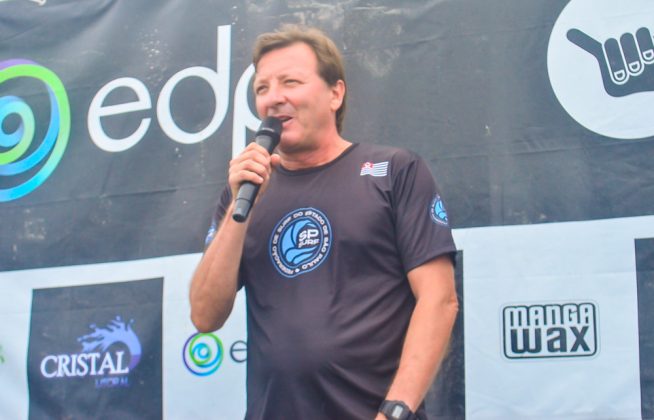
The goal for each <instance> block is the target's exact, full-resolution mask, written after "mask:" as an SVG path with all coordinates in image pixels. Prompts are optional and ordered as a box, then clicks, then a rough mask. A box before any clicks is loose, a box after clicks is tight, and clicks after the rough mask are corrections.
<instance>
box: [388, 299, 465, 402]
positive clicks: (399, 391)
mask: <svg viewBox="0 0 654 420" xmlns="http://www.w3.org/2000/svg"><path fill="white" fill-rule="evenodd" d="M425 300H426V299H423V301H422V302H421V301H418V302H417V303H416V307H415V309H414V312H413V315H412V317H411V322H410V324H409V328H408V330H407V335H406V338H405V341H404V347H403V349H402V357H401V359H400V365H399V368H398V370H397V373H396V375H395V378H394V380H393V382H392V384H391V387H390V389H389V390H388V393H387V396H386V399H388V400H400V401H404V402H405V403H406V404H407V405H408V406H409V407H410V408H411V409H412V411H414V412H415V410H416V409H417V408H418V406H419V405H420V403H421V402H422V400H423V399H424V398H425V395H426V393H427V391H428V390H429V387H430V386H431V384H432V382H433V380H434V377H435V376H436V373H437V371H438V368H439V366H440V364H441V362H442V360H443V358H444V357H445V354H446V353H447V347H448V343H449V338H450V335H451V332H452V326H453V325H454V320H455V318H456V313H457V310H458V305H457V303H456V301H454V302H448V303H441V302H427V301H425Z"/></svg>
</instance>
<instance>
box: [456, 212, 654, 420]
mask: <svg viewBox="0 0 654 420" xmlns="http://www.w3.org/2000/svg"><path fill="white" fill-rule="evenodd" d="M652 236H654V218H653V217H651V216H649V217H637V218H626V219H614V220H602V221H588V222H571V223H557V224H543V225H529V226H507V227H493V228H483V229H465V230H459V231H457V232H456V236H455V239H456V240H457V245H458V246H459V247H460V249H462V250H463V255H464V290H465V314H464V319H465V371H466V381H465V382H466V414H467V417H469V418H480V419H507V418H530V419H541V418H542V419H551V418H565V419H598V418H618V417H619V418H621V419H625V418H633V419H639V418H640V417H641V415H640V412H641V402H640V382H639V359H638V354H639V347H638V310H637V288H636V266H635V254H634V240H635V239H636V238H642V237H652ZM566 306H567V307H566ZM511 308H513V309H511ZM515 308H521V309H522V310H524V312H523V315H524V314H526V315H527V317H526V318H525V319H522V320H515V319H514V320H513V322H514V324H513V326H514V327H515V328H514V331H513V333H514V337H513V341H512V337H511V331H510V330H511V328H510V325H511V324H510V323H511V320H510V319H507V316H508V315H511V311H512V310H513V315H516V313H517V312H516V311H515ZM575 308H576V309H575ZM584 314H585V315H584ZM507 335H508V336H507ZM537 336H538V337H539V338H540V342H538V340H537ZM512 342H513V345H514V348H513V349H512V348H511V343H512Z"/></svg>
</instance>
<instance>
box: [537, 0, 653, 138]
mask: <svg viewBox="0 0 654 420" xmlns="http://www.w3.org/2000/svg"><path fill="white" fill-rule="evenodd" d="M652 35H654V2H652V1H649V0H623V1H619V2H618V1H615V0H572V1H570V3H568V5H567V6H566V7H565V8H564V9H563V11H562V12H561V15H560V16H559V18H558V19H557V21H556V23H555V24H554V28H553V29H552V34H551V36H550V40H549V45H548V49H547V70H548V73H549V77H550V83H551V84H552V89H553V90H554V94H555V95H556V97H557V99H558V100H559V102H560V103H561V106H563V108H564V109H565V110H566V112H567V113H568V114H570V116H571V117H572V118H574V119H575V120H576V121H577V122H578V123H579V124H581V125H583V126H584V127H586V128H587V129H589V130H591V131H593V132H595V133H598V134H601V135H603V136H607V137H613V138H617V139H642V138H645V137H650V136H654V118H652V115H651V113H652V108H654V38H653V37H652Z"/></svg>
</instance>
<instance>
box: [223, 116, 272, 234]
mask: <svg viewBox="0 0 654 420" xmlns="http://www.w3.org/2000/svg"><path fill="white" fill-rule="evenodd" d="M281 133H282V122H281V121H280V120H279V119H278V118H275V117H266V118H265V119H264V120H263V122H261V126H260V127H259V130H257V134H256V137H255V138H254V141H255V142H256V143H257V144H258V145H260V146H263V147H264V148H265V149H266V150H267V151H268V153H272V151H273V150H274V149H275V147H277V145H278V144H279V136H280V135H281ZM259 187H261V185H259V184H253V183H252V182H249V181H245V182H244V183H243V184H241V187H240V188H239V190H238V194H237V195H236V203H235V205H234V213H233V215H232V218H233V219H234V220H235V221H237V222H239V223H243V222H245V219H247V218H248V215H249V214H250V209H251V208H252V203H254V199H255V198H256V197H257V193H258V192H259Z"/></svg>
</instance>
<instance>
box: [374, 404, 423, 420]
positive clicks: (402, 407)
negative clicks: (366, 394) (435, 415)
mask: <svg viewBox="0 0 654 420" xmlns="http://www.w3.org/2000/svg"><path fill="white" fill-rule="evenodd" d="M379 412H380V413H382V414H383V415H385V416H386V418H387V419H389V420H415V419H416V415H415V414H413V411H411V409H410V408H409V406H408V405H406V404H405V403H403V402H402V401H388V400H384V402H382V403H381V406H380V407H379Z"/></svg>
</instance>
